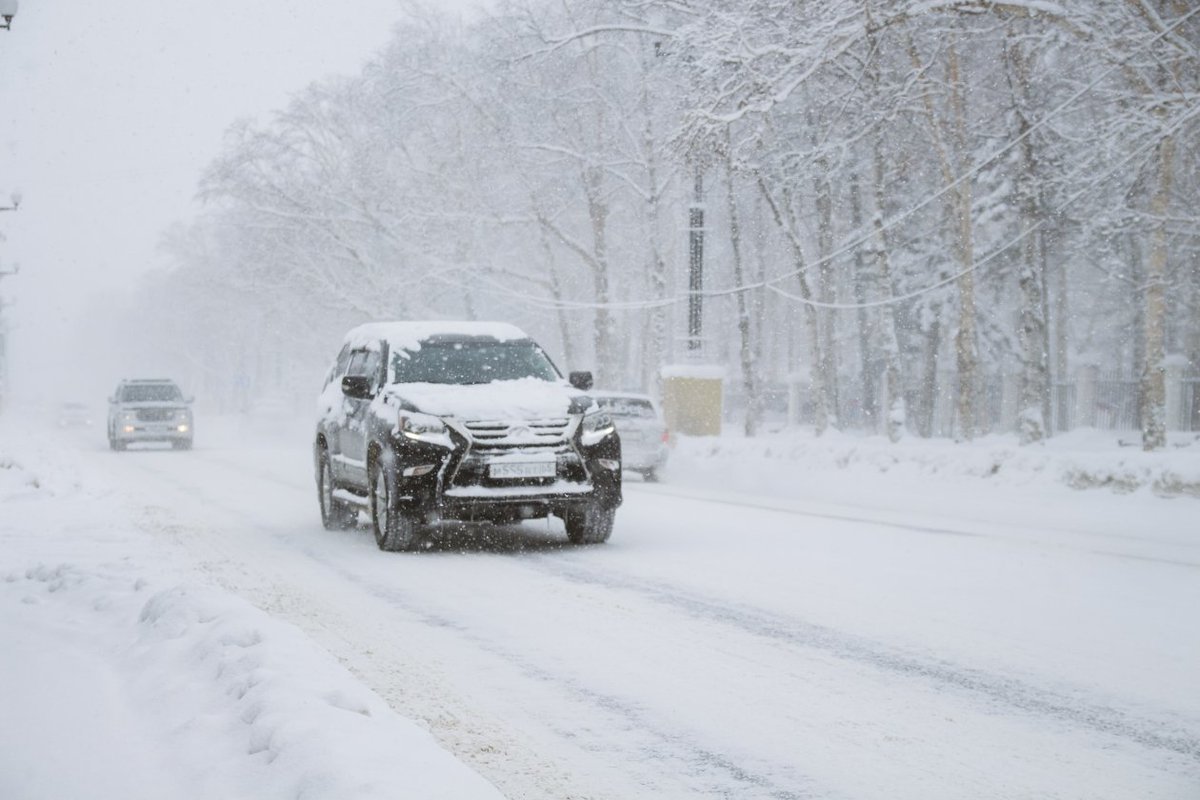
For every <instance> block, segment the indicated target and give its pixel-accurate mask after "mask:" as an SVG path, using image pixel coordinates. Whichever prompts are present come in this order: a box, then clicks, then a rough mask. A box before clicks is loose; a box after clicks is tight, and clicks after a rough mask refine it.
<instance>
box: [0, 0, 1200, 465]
mask: <svg viewBox="0 0 1200 800" xmlns="http://www.w3.org/2000/svg"><path fill="white" fill-rule="evenodd" d="M1197 12H1198V10H1197V9H1196V8H1192V7H1190V4H1187V3H1181V2H1178V0H1146V1H1145V2H1139V3H1121V2H1103V3H1095V4H1087V5H1086V6H1070V7H1059V6H1057V5H1054V4H1045V3H1030V2H1022V1H1016V2H1007V3H992V2H983V1H982V0H980V1H979V2H954V3H919V4H911V3H904V2H873V1H872V0H839V1H838V2H830V3H821V4H808V5H805V6H803V7H801V8H798V7H795V6H793V5H792V4H788V3H781V2H776V1H775V0H756V1H755V2H749V3H744V4H725V3H720V2H662V3H646V2H640V1H636V2H635V0H627V1H625V2H615V3H588V2H568V3H553V2H545V1H543V0H521V1H520V2H504V3H498V4H495V5H494V6H491V7H490V8H489V13H487V14H483V15H472V16H470V17H468V18H467V19H463V18H462V17H461V15H453V16H451V15H448V14H446V13H445V7H444V6H442V7H440V8H439V10H426V11H419V12H418V11H409V12H407V13H405V14H404V15H403V24H402V25H401V26H400V27H396V28H392V27H390V26H391V24H392V23H394V22H397V21H400V20H401V14H400V9H399V8H398V7H396V6H393V5H391V4H388V3H383V2H379V3H362V4H358V5H356V6H355V13H354V14H353V16H352V17H350V16H348V15H346V14H344V13H342V12H335V14H336V16H331V14H330V13H328V12H326V11H325V10H324V9H323V8H320V7H318V6H317V5H316V4H298V5H297V4H284V3H270V4H255V5H254V6H253V10H249V9H247V8H245V7H243V6H242V5H238V4H234V3H225V4H218V5H217V6H215V7H214V6H213V5H211V4H208V5H206V6H205V7H204V9H203V12H201V11H200V10H199V9H197V10H196V11H195V12H194V14H192V15H188V14H184V13H181V11H180V10H179V9H177V8H173V9H172V10H171V11H169V12H168V11H166V10H164V9H162V8H159V7H157V6H155V5H154V4H151V3H148V2H147V3H125V4H123V5H121V6H119V8H118V10H116V11H108V10H104V11H103V12H102V14H104V16H101V15H97V17H95V18H85V17H82V16H79V15H77V14H72V13H71V12H69V11H67V10H64V9H62V8H61V7H58V6H48V5H43V4H41V3H37V2H29V3H27V4H26V7H23V8H22V10H21V14H20V15H19V17H18V20H17V22H16V23H15V24H14V29H13V30H12V31H10V32H6V33H5V34H4V36H3V38H2V39H0V45H2V46H3V50H2V51H0V55H2V58H3V62H2V64H3V70H4V72H3V74H4V89H3V91H4V99H5V101H6V102H5V106H4V107H5V111H6V116H7V129H6V136H5V153H6V155H5V170H4V174H3V180H4V185H0V192H3V191H6V190H7V187H9V186H11V187H14V188H15V187H17V186H19V187H21V188H22V189H23V190H24V192H25V204H24V205H23V206H22V208H21V210H20V211H19V212H17V213H6V214H3V215H0V216H2V218H0V230H2V231H3V233H4V234H5V236H6V238H7V240H6V241H5V242H3V243H2V244H0V248H2V249H0V264H2V265H5V266H8V265H11V264H12V263H14V262H18V261H19V262H21V264H22V272H21V274H20V275H19V276H16V277H14V278H7V279H5V281H4V286H3V291H4V294H5V296H6V297H7V298H10V299H12V300H14V301H15V303H16V305H15V306H14V307H13V308H11V309H9V310H8V311H7V312H6V313H7V315H8V318H9V319H10V320H11V324H12V326H13V328H12V332H11V337H12V347H11V348H10V349H11V350H12V353H13V365H12V368H11V379H12V384H13V391H14V392H15V393H16V395H17V396H24V397H28V398H35V399H45V398H58V397H62V396H65V395H67V394H72V395H75V394H78V395H80V396H86V397H89V398H90V397H95V396H96V395H97V394H98V393H100V392H107V390H108V389H109V388H111V385H112V384H113V383H114V382H115V380H116V379H117V378H119V377H121V376H123V375H146V376H169V377H174V378H176V379H177V380H179V381H181V382H182V383H183V384H184V385H185V387H186V388H187V390H188V391H190V392H192V393H194V394H195V395H196V396H197V403H198V407H199V408H201V409H207V410H209V411H212V412H222V413H244V412H248V411H252V410H254V408H255V406H256V405H258V404H261V403H267V404H268V405H274V406H278V405H280V404H282V405H285V406H294V408H295V409H296V410H304V409H307V408H308V406H309V404H310V402H311V397H312V396H313V394H314V393H315V391H316V384H317V382H318V380H319V377H320V375H321V374H322V372H323V371H324V369H325V367H326V366H327V364H328V361H329V359H330V357H331V356H332V354H333V352H334V351H335V350H336V343H337V341H338V339H339V338H340V336H341V334H342V333H343V332H344V331H345V330H346V329H347V328H348V327H349V326H351V325H353V324H356V323H358V322H361V321H364V320H368V319H407V318H427V317H431V318H450V319H454V318H476V319H489V318H497V319H504V320H507V321H511V322H515V323H517V324H519V325H521V326H523V327H525V328H526V329H527V330H528V331H529V332H530V333H531V334H533V335H534V336H535V338H537V339H538V340H539V341H540V342H542V343H543V344H544V345H545V346H546V347H547V349H548V350H549V351H550V352H551V353H552V354H553V355H554V357H555V359H556V361H558V363H559V364H560V366H561V367H562V368H564V369H592V370H594V371H595V372H596V373H597V376H598V380H599V382H600V384H601V385H603V386H606V387H609V388H615V389H633V390H642V391H649V392H652V393H654V392H656V391H657V389H658V384H659V381H660V378H661V370H662V368H663V367H664V366H668V365H672V364H677V363H681V362H685V363H696V362H698V363H704V364H713V365H717V366H719V367H721V368H723V369H724V374H725V392H726V397H725V415H726V421H727V423H728V424H729V425H730V426H731V429H737V430H743V431H745V432H746V433H747V434H755V433H757V432H759V431H762V430H764V429H778V428H780V427H782V426H784V425H797V424H806V425H811V426H813V428H814V429H815V430H816V432H818V433H820V432H822V431H824V430H826V429H829V428H840V429H849V430H862V431H866V432H871V433H880V434H886V435H887V436H889V437H890V438H891V439H893V440H895V439H898V438H899V437H901V436H903V435H913V434H915V435H920V436H950V437H955V438H960V439H969V438H972V437H975V436H979V435H983V434H987V433H1004V432H1013V431H1016V432H1019V434H1020V436H1021V440H1022V441H1023V442H1035V441H1040V440H1042V439H1043V438H1044V437H1046V436H1048V435H1053V434H1054V433H1056V432H1059V431H1063V430H1068V429H1071V428H1075V427H1099V428H1103V429H1107V430H1129V431H1140V433H1141V438H1142V441H1143V444H1144V446H1145V447H1147V448H1148V449H1154V448H1158V447H1162V446H1164V444H1165V431H1166V430H1192V429H1200V372H1198V370H1200V322H1198V321H1197V320H1200V313H1198V312H1197V309H1200V236H1198V234H1197V229H1198V222H1197V217H1196V211H1195V208H1196V204H1195V198H1196V196H1197V187H1198V186H1200V162H1198V159H1197V153H1198V152H1200V148H1197V147H1196V143H1197V139H1198V135H1200V134H1198V132H1200V101H1198V100H1197V97H1200V85H1198V83H1197V82H1198V80H1200V44H1198V42H1200V18H1198V17H1197ZM333 73H337V74H338V75H340V76H341V77H338V78H327V77H326V76H329V75H331V74H333ZM314 81H317V82H316V83H314ZM246 118H248V119H246ZM239 119H241V120H245V121H243V122H236V121H237V120H239ZM197 191H199V192H200V195H201V196H202V197H203V198H204V200H205V202H204V204H203V205H200V204H197V203H196V202H195V201H194V200H193V198H194V196H195V194H196V192H197ZM0 196H2V194H0ZM700 277H702V279H703V281H702V291H698V288H701V287H700V282H699V281H698V280H697V279H698V278H700ZM700 312H702V314H701V313H700Z"/></svg>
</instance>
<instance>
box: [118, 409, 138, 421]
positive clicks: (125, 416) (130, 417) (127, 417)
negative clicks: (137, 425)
mask: <svg viewBox="0 0 1200 800" xmlns="http://www.w3.org/2000/svg"><path fill="white" fill-rule="evenodd" d="M136 419H137V412H136V411H122V412H121V422H133V421H134V420H136Z"/></svg>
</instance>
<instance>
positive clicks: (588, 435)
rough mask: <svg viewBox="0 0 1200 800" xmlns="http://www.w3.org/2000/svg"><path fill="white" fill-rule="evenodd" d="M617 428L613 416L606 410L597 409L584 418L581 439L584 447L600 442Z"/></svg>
mask: <svg viewBox="0 0 1200 800" xmlns="http://www.w3.org/2000/svg"><path fill="white" fill-rule="evenodd" d="M616 429H617V424H616V423H615V422H613V418H612V416H610V415H609V414H608V412H606V411H597V412H595V413H592V414H588V415H586V416H585V417H584V418H583V425H582V426H581V432H580V441H581V443H582V444H583V446H584V447H592V446H593V445H597V444H600V442H602V441H604V438H605V437H606V436H608V435H609V434H611V433H612V432H613V431H615V430H616Z"/></svg>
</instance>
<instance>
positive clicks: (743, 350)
mask: <svg viewBox="0 0 1200 800" xmlns="http://www.w3.org/2000/svg"><path fill="white" fill-rule="evenodd" d="M732 147H733V143H732V141H731V137H730V135H729V129H728V128H726V129H725V176H726V179H727V183H726V188H727V190H728V192H727V194H726V200H727V202H728V210H729V247H730V252H731V255H732V256H733V284H734V286H745V284H746V279H745V278H746V271H745V269H744V268H743V266H742V230H741V223H740V220H739V216H738V207H737V195H736V193H735V191H734V189H735V187H734V183H733V175H734V172H733V152H732ZM737 315H738V360H739V362H740V363H741V368H742V392H743V393H744V394H745V397H746V416H745V431H746V435H747V436H754V435H755V434H756V433H758V421H759V402H760V398H759V396H758V380H757V374H756V373H757V367H756V365H755V363H754V343H753V340H752V335H751V329H750V324H751V323H750V297H749V296H748V293H747V291H746V290H742V291H739V292H738V293H737Z"/></svg>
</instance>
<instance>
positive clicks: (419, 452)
mask: <svg viewBox="0 0 1200 800" xmlns="http://www.w3.org/2000/svg"><path fill="white" fill-rule="evenodd" d="M458 444H459V445H460V446H458V447H456V448H455V449H454V450H452V451H447V450H446V448H444V447H438V446H435V445H430V444H424V443H420V442H408V441H405V442H399V443H396V444H395V445H394V447H393V448H392V453H391V454H390V456H391V458H392V459H393V464H392V470H391V472H392V475H393V480H394V481H395V490H396V497H397V500H398V502H399V504H400V507H401V508H403V509H405V510H407V511H408V512H409V513H412V514H413V515H414V516H416V517H417V518H419V519H421V520H422V521H424V522H438V521H442V520H456V521H462V522H473V521H492V522H514V521H518V520H522V519H537V518H541V517H546V516H549V515H554V516H559V517H562V516H565V515H566V514H567V513H569V512H571V511H577V510H579V509H581V508H584V507H586V506H588V505H589V504H591V503H596V502H599V503H601V504H603V505H605V506H608V507H611V508H616V507H617V506H619V505H620V504H621V500H622V498H621V468H620V460H621V442H620V439H619V438H618V436H617V435H616V434H615V433H614V434H613V435H611V436H609V437H607V438H606V439H604V440H603V441H601V442H600V443H599V444H597V445H595V446H594V447H590V448H581V447H577V446H573V445H565V446H564V447H562V448H559V449H558V450H557V451H556V452H555V454H554V455H555V475H554V476H553V477H545V478H532V479H528V478H527V479H516V480H513V479H507V480H505V479H493V478H489V477H488V466H489V465H490V464H491V463H493V455H492V454H481V453H478V452H472V450H471V448H469V447H466V446H465V442H463V443H458ZM508 457H510V458H511V455H510V456H508ZM543 457H544V454H543ZM602 462H604V463H602ZM605 463H606V464H608V465H609V466H607V467H606V466H605ZM430 464H433V465H434V469H432V470H430V471H429V472H428V473H426V474H424V475H419V476H405V475H404V472H405V470H411V469H412V468H414V467H420V466H427V465H430ZM614 466H615V469H614V468H612V467H614Z"/></svg>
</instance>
